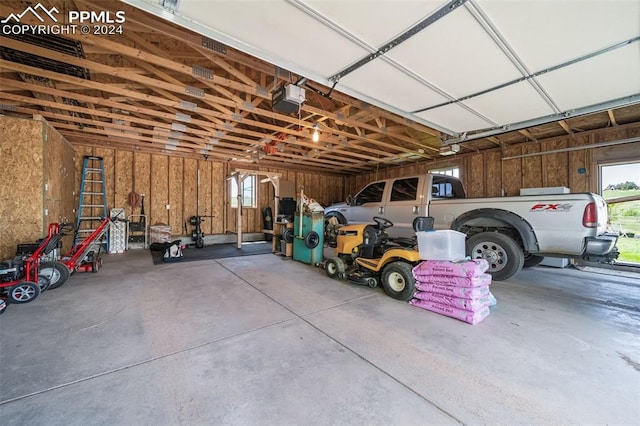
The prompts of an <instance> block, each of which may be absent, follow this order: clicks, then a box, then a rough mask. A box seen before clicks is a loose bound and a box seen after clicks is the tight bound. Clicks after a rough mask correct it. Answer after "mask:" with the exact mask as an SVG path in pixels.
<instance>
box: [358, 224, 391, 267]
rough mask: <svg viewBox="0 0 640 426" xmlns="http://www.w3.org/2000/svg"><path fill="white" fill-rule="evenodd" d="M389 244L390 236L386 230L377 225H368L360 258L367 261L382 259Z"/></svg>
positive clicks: (364, 233) (361, 246)
mask: <svg viewBox="0 0 640 426" xmlns="http://www.w3.org/2000/svg"><path fill="white" fill-rule="evenodd" d="M388 242H389V236H388V235H387V233H386V232H385V231H384V230H381V229H380V228H378V227H377V226H375V225H367V226H365V228H364V232H363V239H362V244H360V250H359V252H360V256H361V257H364V258H367V259H376V258H378V257H381V256H382V253H384V251H385V246H386V245H387V243H388Z"/></svg>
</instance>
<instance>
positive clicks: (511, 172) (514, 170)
mask: <svg viewBox="0 0 640 426" xmlns="http://www.w3.org/2000/svg"><path fill="white" fill-rule="evenodd" d="M521 154H522V146H521V145H516V146H507V147H503V149H502V156H503V157H513V156H517V155H521ZM520 188H522V158H514V159H513V160H505V161H503V162H502V190H503V191H504V193H503V194H502V195H505V196H515V195H520Z"/></svg>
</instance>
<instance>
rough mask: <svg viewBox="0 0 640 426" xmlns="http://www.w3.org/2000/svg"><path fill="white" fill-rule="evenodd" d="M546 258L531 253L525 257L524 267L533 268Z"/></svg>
mask: <svg viewBox="0 0 640 426" xmlns="http://www.w3.org/2000/svg"><path fill="white" fill-rule="evenodd" d="M543 260H544V256H537V255H535V254H529V255H527V256H525V258H524V265H523V266H522V267H523V268H533V267H534V266H538V265H539V264H540V262H542V261H543Z"/></svg>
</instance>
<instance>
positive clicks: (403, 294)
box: [382, 262, 416, 301]
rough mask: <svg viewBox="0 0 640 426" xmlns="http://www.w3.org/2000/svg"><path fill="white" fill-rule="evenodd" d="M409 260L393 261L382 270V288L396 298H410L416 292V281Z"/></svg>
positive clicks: (388, 294)
mask: <svg viewBox="0 0 640 426" xmlns="http://www.w3.org/2000/svg"><path fill="white" fill-rule="evenodd" d="M412 269H413V267H412V266H411V265H410V264H408V263H407V262H392V263H389V264H388V265H387V266H385V267H384V269H383V270H382V288H383V289H384V292H385V293H387V296H389V297H393V298H394V299H396V300H405V301H406V300H409V299H411V298H412V297H413V293H415V292H416V282H415V280H414V279H413V274H412V273H411V270H412Z"/></svg>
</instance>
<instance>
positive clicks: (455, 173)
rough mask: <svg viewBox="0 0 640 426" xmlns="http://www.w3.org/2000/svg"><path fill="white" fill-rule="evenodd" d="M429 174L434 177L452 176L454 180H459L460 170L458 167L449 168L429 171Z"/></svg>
mask: <svg viewBox="0 0 640 426" xmlns="http://www.w3.org/2000/svg"><path fill="white" fill-rule="evenodd" d="M429 173H432V174H435V175H447V176H453V177H456V178H458V179H459V178H460V168H459V167H450V168H448V169H441V170H429Z"/></svg>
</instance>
